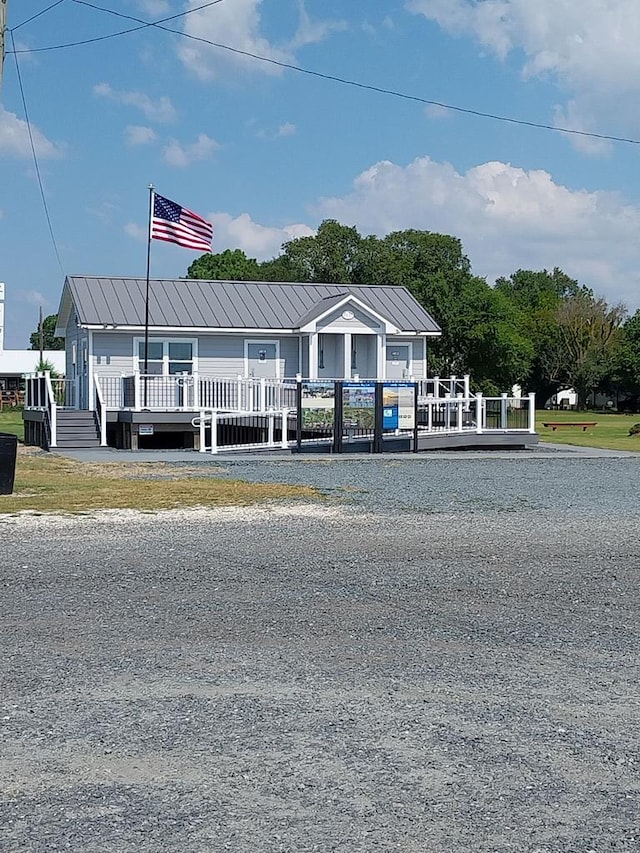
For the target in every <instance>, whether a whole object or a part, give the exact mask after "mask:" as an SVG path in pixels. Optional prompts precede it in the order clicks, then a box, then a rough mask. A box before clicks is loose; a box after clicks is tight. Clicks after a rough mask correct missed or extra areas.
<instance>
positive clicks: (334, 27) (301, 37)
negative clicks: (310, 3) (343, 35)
mask: <svg viewBox="0 0 640 853" xmlns="http://www.w3.org/2000/svg"><path fill="white" fill-rule="evenodd" d="M298 6H299V9H300V21H299V23H298V31H297V32H296V34H295V37H294V39H293V43H292V44H291V47H292V48H294V49H295V48H298V47H304V45H306V44H316V43H317V42H321V41H324V39H325V38H326V37H327V36H328V35H330V33H333V32H340V31H342V30H346V29H347V24H346V22H345V21H320V20H317V21H314V20H312V19H311V18H310V17H309V15H308V13H307V10H306V8H305V6H304V3H302V2H299V3H298Z"/></svg>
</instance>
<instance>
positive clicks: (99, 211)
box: [85, 201, 121, 225]
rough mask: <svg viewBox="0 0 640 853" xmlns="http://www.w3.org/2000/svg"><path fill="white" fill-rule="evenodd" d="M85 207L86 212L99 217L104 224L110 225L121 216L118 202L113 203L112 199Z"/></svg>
mask: <svg viewBox="0 0 640 853" xmlns="http://www.w3.org/2000/svg"><path fill="white" fill-rule="evenodd" d="M85 209H86V211H87V213H89V214H91V216H95V217H96V219H99V220H100V222H103V223H104V224H105V225H110V224H111V223H112V222H114V221H115V220H116V219H119V218H120V216H121V206H120V204H114V202H112V201H101V202H99V203H98V204H97V205H95V206H93V207H87V208H85Z"/></svg>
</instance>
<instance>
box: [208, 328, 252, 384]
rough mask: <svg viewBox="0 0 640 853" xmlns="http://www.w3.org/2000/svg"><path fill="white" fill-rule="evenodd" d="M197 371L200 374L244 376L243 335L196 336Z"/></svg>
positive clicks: (223, 376)
mask: <svg viewBox="0 0 640 853" xmlns="http://www.w3.org/2000/svg"><path fill="white" fill-rule="evenodd" d="M198 372H199V373H200V374H201V375H202V376H219V377H220V378H227V379H229V378H230V377H233V376H244V336H241V335H201V336H200V337H199V338H198Z"/></svg>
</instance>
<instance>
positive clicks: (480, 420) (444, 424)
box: [418, 393, 536, 435]
mask: <svg viewBox="0 0 640 853" xmlns="http://www.w3.org/2000/svg"><path fill="white" fill-rule="evenodd" d="M418 412H419V414H420V421H419V429H420V432H421V433H424V432H426V433H434V434H443V433H445V434H446V433H464V432H475V433H477V434H478V435H482V434H483V433H491V432H494V433H495V432H526V433H531V434H533V433H535V431H536V420H535V418H536V411H535V394H529V395H528V396H527V397H509V396H508V395H507V394H503V395H502V396H501V397H484V396H483V395H482V394H481V393H478V394H476V395H472V396H468V397H464V396H463V395H462V394H457V395H456V396H455V397H452V396H451V395H450V394H448V393H447V394H445V396H444V397H440V398H437V397H434V396H433V395H429V396H428V397H426V398H423V399H421V400H420V401H419V404H418Z"/></svg>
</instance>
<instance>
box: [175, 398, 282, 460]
mask: <svg viewBox="0 0 640 853" xmlns="http://www.w3.org/2000/svg"><path fill="white" fill-rule="evenodd" d="M191 424H192V426H194V427H197V428H198V429H199V432H200V453H212V454H214V455H215V454H216V453H218V452H219V451H220V450H240V449H242V448H251V449H254V450H255V449H259V448H265V449H269V450H275V449H284V450H286V449H287V448H288V447H289V410H288V409H282V410H281V411H278V412H276V411H274V410H271V411H268V412H265V413H263V414H259V415H256V413H255V412H233V413H230V412H226V413H225V412H219V411H217V410H216V409H202V410H201V412H200V414H199V416H198V417H196V418H193V420H192V421H191ZM277 427H279V432H280V435H279V437H277V436H276V428H277ZM247 430H248V431H250V432H252V433H253V435H252V439H253V440H252V441H246V440H243V433H245V432H246V431H247Z"/></svg>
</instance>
